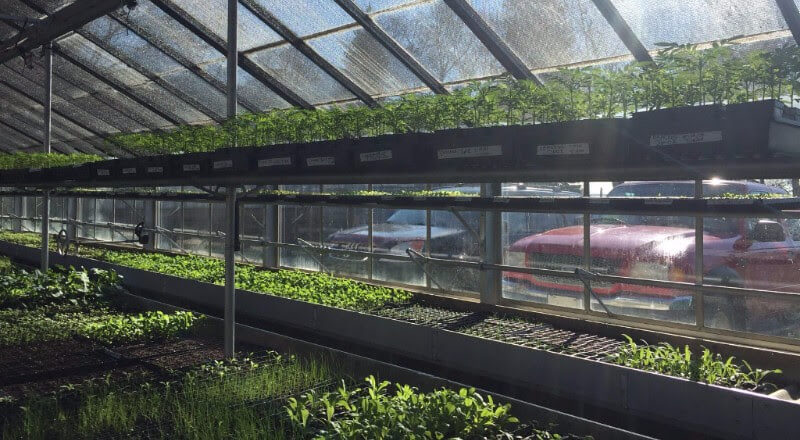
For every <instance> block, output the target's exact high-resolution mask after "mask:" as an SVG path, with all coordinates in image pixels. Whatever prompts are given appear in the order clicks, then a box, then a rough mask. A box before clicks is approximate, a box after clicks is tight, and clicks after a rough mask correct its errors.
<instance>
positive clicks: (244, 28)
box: [173, 0, 281, 51]
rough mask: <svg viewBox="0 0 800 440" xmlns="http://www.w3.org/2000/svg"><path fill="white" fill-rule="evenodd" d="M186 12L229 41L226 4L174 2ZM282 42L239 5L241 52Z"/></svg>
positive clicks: (202, 0) (197, 0) (201, 0)
mask: <svg viewBox="0 0 800 440" xmlns="http://www.w3.org/2000/svg"><path fill="white" fill-rule="evenodd" d="M173 1H174V2H175V4H176V5H178V6H179V7H180V8H181V9H183V10H184V11H187V12H189V13H191V15H192V17H194V18H196V19H197V21H199V22H200V23H202V24H203V25H205V27H207V28H208V29H210V30H211V31H212V32H214V34H215V35H216V36H217V37H219V38H220V39H222V40H223V41H227V40H228V30H227V29H228V7H227V4H226V3H225V2H222V1H216V2H209V1H207V0H173ZM278 41H281V37H280V35H278V34H276V33H275V31H273V30H272V29H270V28H269V26H267V25H266V24H265V23H264V22H263V21H261V19H260V18H258V17H256V16H255V15H254V14H253V13H252V12H251V11H250V10H249V9H247V8H245V7H244V6H242V5H239V36H238V38H237V42H236V43H237V44H238V46H239V51H245V50H249V49H252V48H254V47H258V46H263V45H266V44H271V43H276V42H278Z"/></svg>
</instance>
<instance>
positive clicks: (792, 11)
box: [775, 0, 800, 45]
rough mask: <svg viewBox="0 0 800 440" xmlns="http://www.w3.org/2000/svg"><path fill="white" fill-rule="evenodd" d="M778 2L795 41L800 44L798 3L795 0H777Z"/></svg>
mask: <svg viewBox="0 0 800 440" xmlns="http://www.w3.org/2000/svg"><path fill="white" fill-rule="evenodd" d="M775 2H776V3H777V4H778V9H780V11H781V14H782V15H783V19H784V20H786V24H787V25H788V26H789V30H791V31H792V36H793V37H794V41H795V43H797V44H798V45H800V11H798V9H797V3H795V2H794V0H775Z"/></svg>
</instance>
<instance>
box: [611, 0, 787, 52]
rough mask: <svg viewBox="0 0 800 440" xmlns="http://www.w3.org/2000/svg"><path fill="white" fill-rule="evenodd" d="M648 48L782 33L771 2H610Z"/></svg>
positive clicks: (691, 0) (665, 0) (775, 6)
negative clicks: (773, 32)
mask: <svg viewBox="0 0 800 440" xmlns="http://www.w3.org/2000/svg"><path fill="white" fill-rule="evenodd" d="M612 1H613V3H614V4H615V5H616V7H617V9H618V10H619V12H620V14H621V15H622V17H623V18H624V19H625V20H626V21H627V22H628V24H629V25H630V27H631V29H633V31H634V32H635V33H636V34H637V35H638V36H639V39H640V40H642V43H643V44H644V45H645V46H646V47H647V48H648V49H653V48H656V47H657V46H656V43H660V42H665V43H697V42H703V41H713V40H719V39H723V38H730V37H734V36H737V35H752V34H758V33H762V32H769V31H774V30H779V29H785V28H786V23H785V21H784V20H783V16H782V15H781V13H780V10H779V9H778V7H777V4H776V3H775V1H774V0H750V1H747V2H743V1H740V0H716V1H714V2H709V1H708V0H612Z"/></svg>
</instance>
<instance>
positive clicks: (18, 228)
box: [11, 196, 25, 232]
mask: <svg viewBox="0 0 800 440" xmlns="http://www.w3.org/2000/svg"><path fill="white" fill-rule="evenodd" d="M23 200H24V199H23V198H22V196H15V197H14V211H13V213H14V216H15V217H16V218H14V219H13V220H12V221H11V230H12V231H14V232H22V217H24V213H23V212H22V211H23V209H24V206H25V202H24V201H23Z"/></svg>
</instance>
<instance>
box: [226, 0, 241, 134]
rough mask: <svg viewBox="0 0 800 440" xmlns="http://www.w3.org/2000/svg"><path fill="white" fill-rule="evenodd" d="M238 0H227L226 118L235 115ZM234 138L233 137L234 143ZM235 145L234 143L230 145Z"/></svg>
mask: <svg viewBox="0 0 800 440" xmlns="http://www.w3.org/2000/svg"><path fill="white" fill-rule="evenodd" d="M238 8H239V0H228V63H227V68H228V69H227V73H228V78H227V79H228V81H227V85H228V90H227V98H228V107H227V108H228V114H227V116H228V119H231V118H234V117H236V99H237V98H236V90H237V89H236V70H237V67H238V64H237V63H238V59H239V56H238V55H239V54H238V52H237V51H238V42H237V30H238V27H239V26H238V23H239V9H238ZM235 143H236V140H235V139H234V144H235ZM231 146H232V147H235V146H236V145H231Z"/></svg>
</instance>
